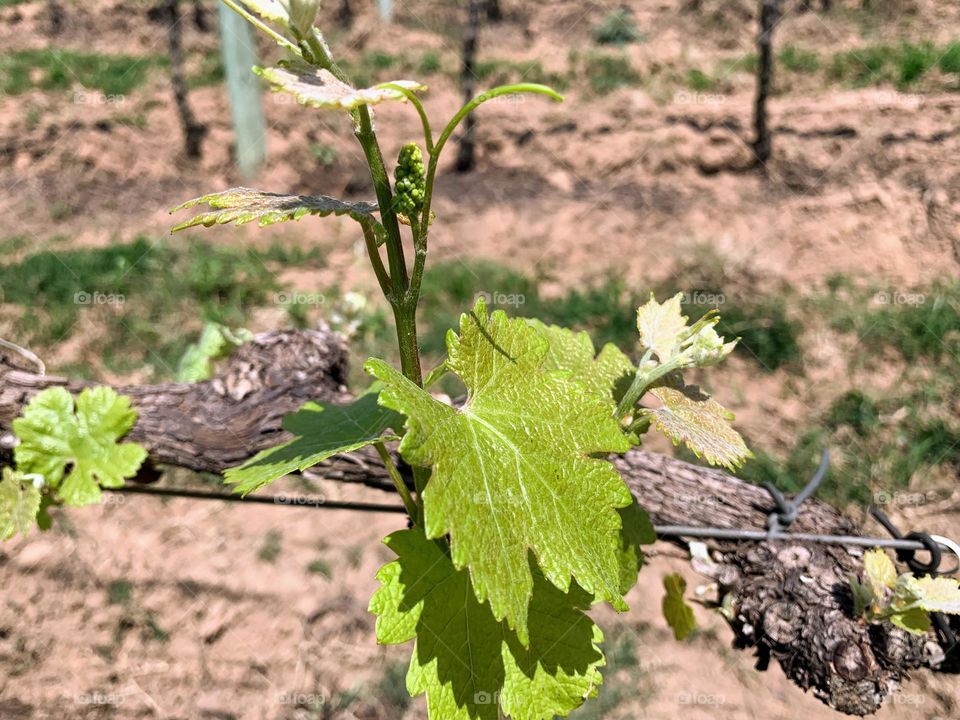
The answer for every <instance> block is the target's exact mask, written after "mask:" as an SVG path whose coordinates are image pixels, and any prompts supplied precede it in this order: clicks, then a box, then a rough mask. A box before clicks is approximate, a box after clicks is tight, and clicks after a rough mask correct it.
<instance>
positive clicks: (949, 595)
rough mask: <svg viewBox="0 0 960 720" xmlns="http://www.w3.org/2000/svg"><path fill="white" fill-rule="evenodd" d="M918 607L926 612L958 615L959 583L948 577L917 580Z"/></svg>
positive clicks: (927, 577) (959, 613)
mask: <svg viewBox="0 0 960 720" xmlns="http://www.w3.org/2000/svg"><path fill="white" fill-rule="evenodd" d="M917 585H918V587H919V590H920V607H922V608H923V609H924V610H926V611H927V612H941V613H950V614H952V615H960V582H958V581H957V580H954V579H953V578H950V577H930V576H929V575H928V576H926V577H922V578H918V579H917Z"/></svg>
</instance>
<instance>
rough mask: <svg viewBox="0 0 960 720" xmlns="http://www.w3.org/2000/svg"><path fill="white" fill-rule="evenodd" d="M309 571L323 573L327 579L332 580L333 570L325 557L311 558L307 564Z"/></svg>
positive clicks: (316, 573) (311, 573)
mask: <svg viewBox="0 0 960 720" xmlns="http://www.w3.org/2000/svg"><path fill="white" fill-rule="evenodd" d="M307 572H308V573H309V574H310V575H321V576H323V577H325V578H326V579H327V580H330V579H331V578H332V577H333V570H332V569H331V568H330V563H328V562H327V561H326V560H324V559H323V558H317V559H316V560H311V561H310V562H309V563H308V564H307Z"/></svg>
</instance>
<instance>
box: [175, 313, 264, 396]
mask: <svg viewBox="0 0 960 720" xmlns="http://www.w3.org/2000/svg"><path fill="white" fill-rule="evenodd" d="M251 337H253V336H252V334H251V333H250V331H249V330H246V329H245V328H240V329H239V330H236V331H233V330H231V329H230V328H228V327H226V326H225V325H221V324H220V323H214V322H208V323H207V324H206V325H204V326H203V332H202V333H201V334H200V338H199V339H198V340H197V342H195V343H192V344H191V345H190V346H189V347H188V348H187V349H186V351H185V352H184V353H183V355H182V356H181V358H180V362H179V363H178V364H177V378H176V379H177V382H183V383H194V382H201V381H202V380H209V379H210V378H211V377H213V363H214V361H216V360H219V359H220V358H223V357H226V356H227V355H229V354H230V353H231V352H232V351H233V350H234V349H235V348H237V347H239V346H240V345H242V344H243V343H245V342H246V341H247V340H249V339H250V338H251Z"/></svg>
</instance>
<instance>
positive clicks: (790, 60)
mask: <svg viewBox="0 0 960 720" xmlns="http://www.w3.org/2000/svg"><path fill="white" fill-rule="evenodd" d="M779 60H780V64H781V65H783V67H784V68H786V69H787V70H790V71H791V72H797V73H805V74H810V73H815V72H816V71H817V70H819V69H820V57H819V56H818V55H817V54H816V53H815V52H812V51H810V50H804V49H802V48H798V47H795V46H793V45H787V46H785V47H784V48H783V49H782V50H781V51H780V53H779Z"/></svg>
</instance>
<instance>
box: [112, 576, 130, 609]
mask: <svg viewBox="0 0 960 720" xmlns="http://www.w3.org/2000/svg"><path fill="white" fill-rule="evenodd" d="M131 599H133V583H131V582H130V581H129V580H111V581H110V583H109V584H108V585H107V600H108V601H109V603H110V604H111V605H126V604H127V603H128V602H130V600H131Z"/></svg>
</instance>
